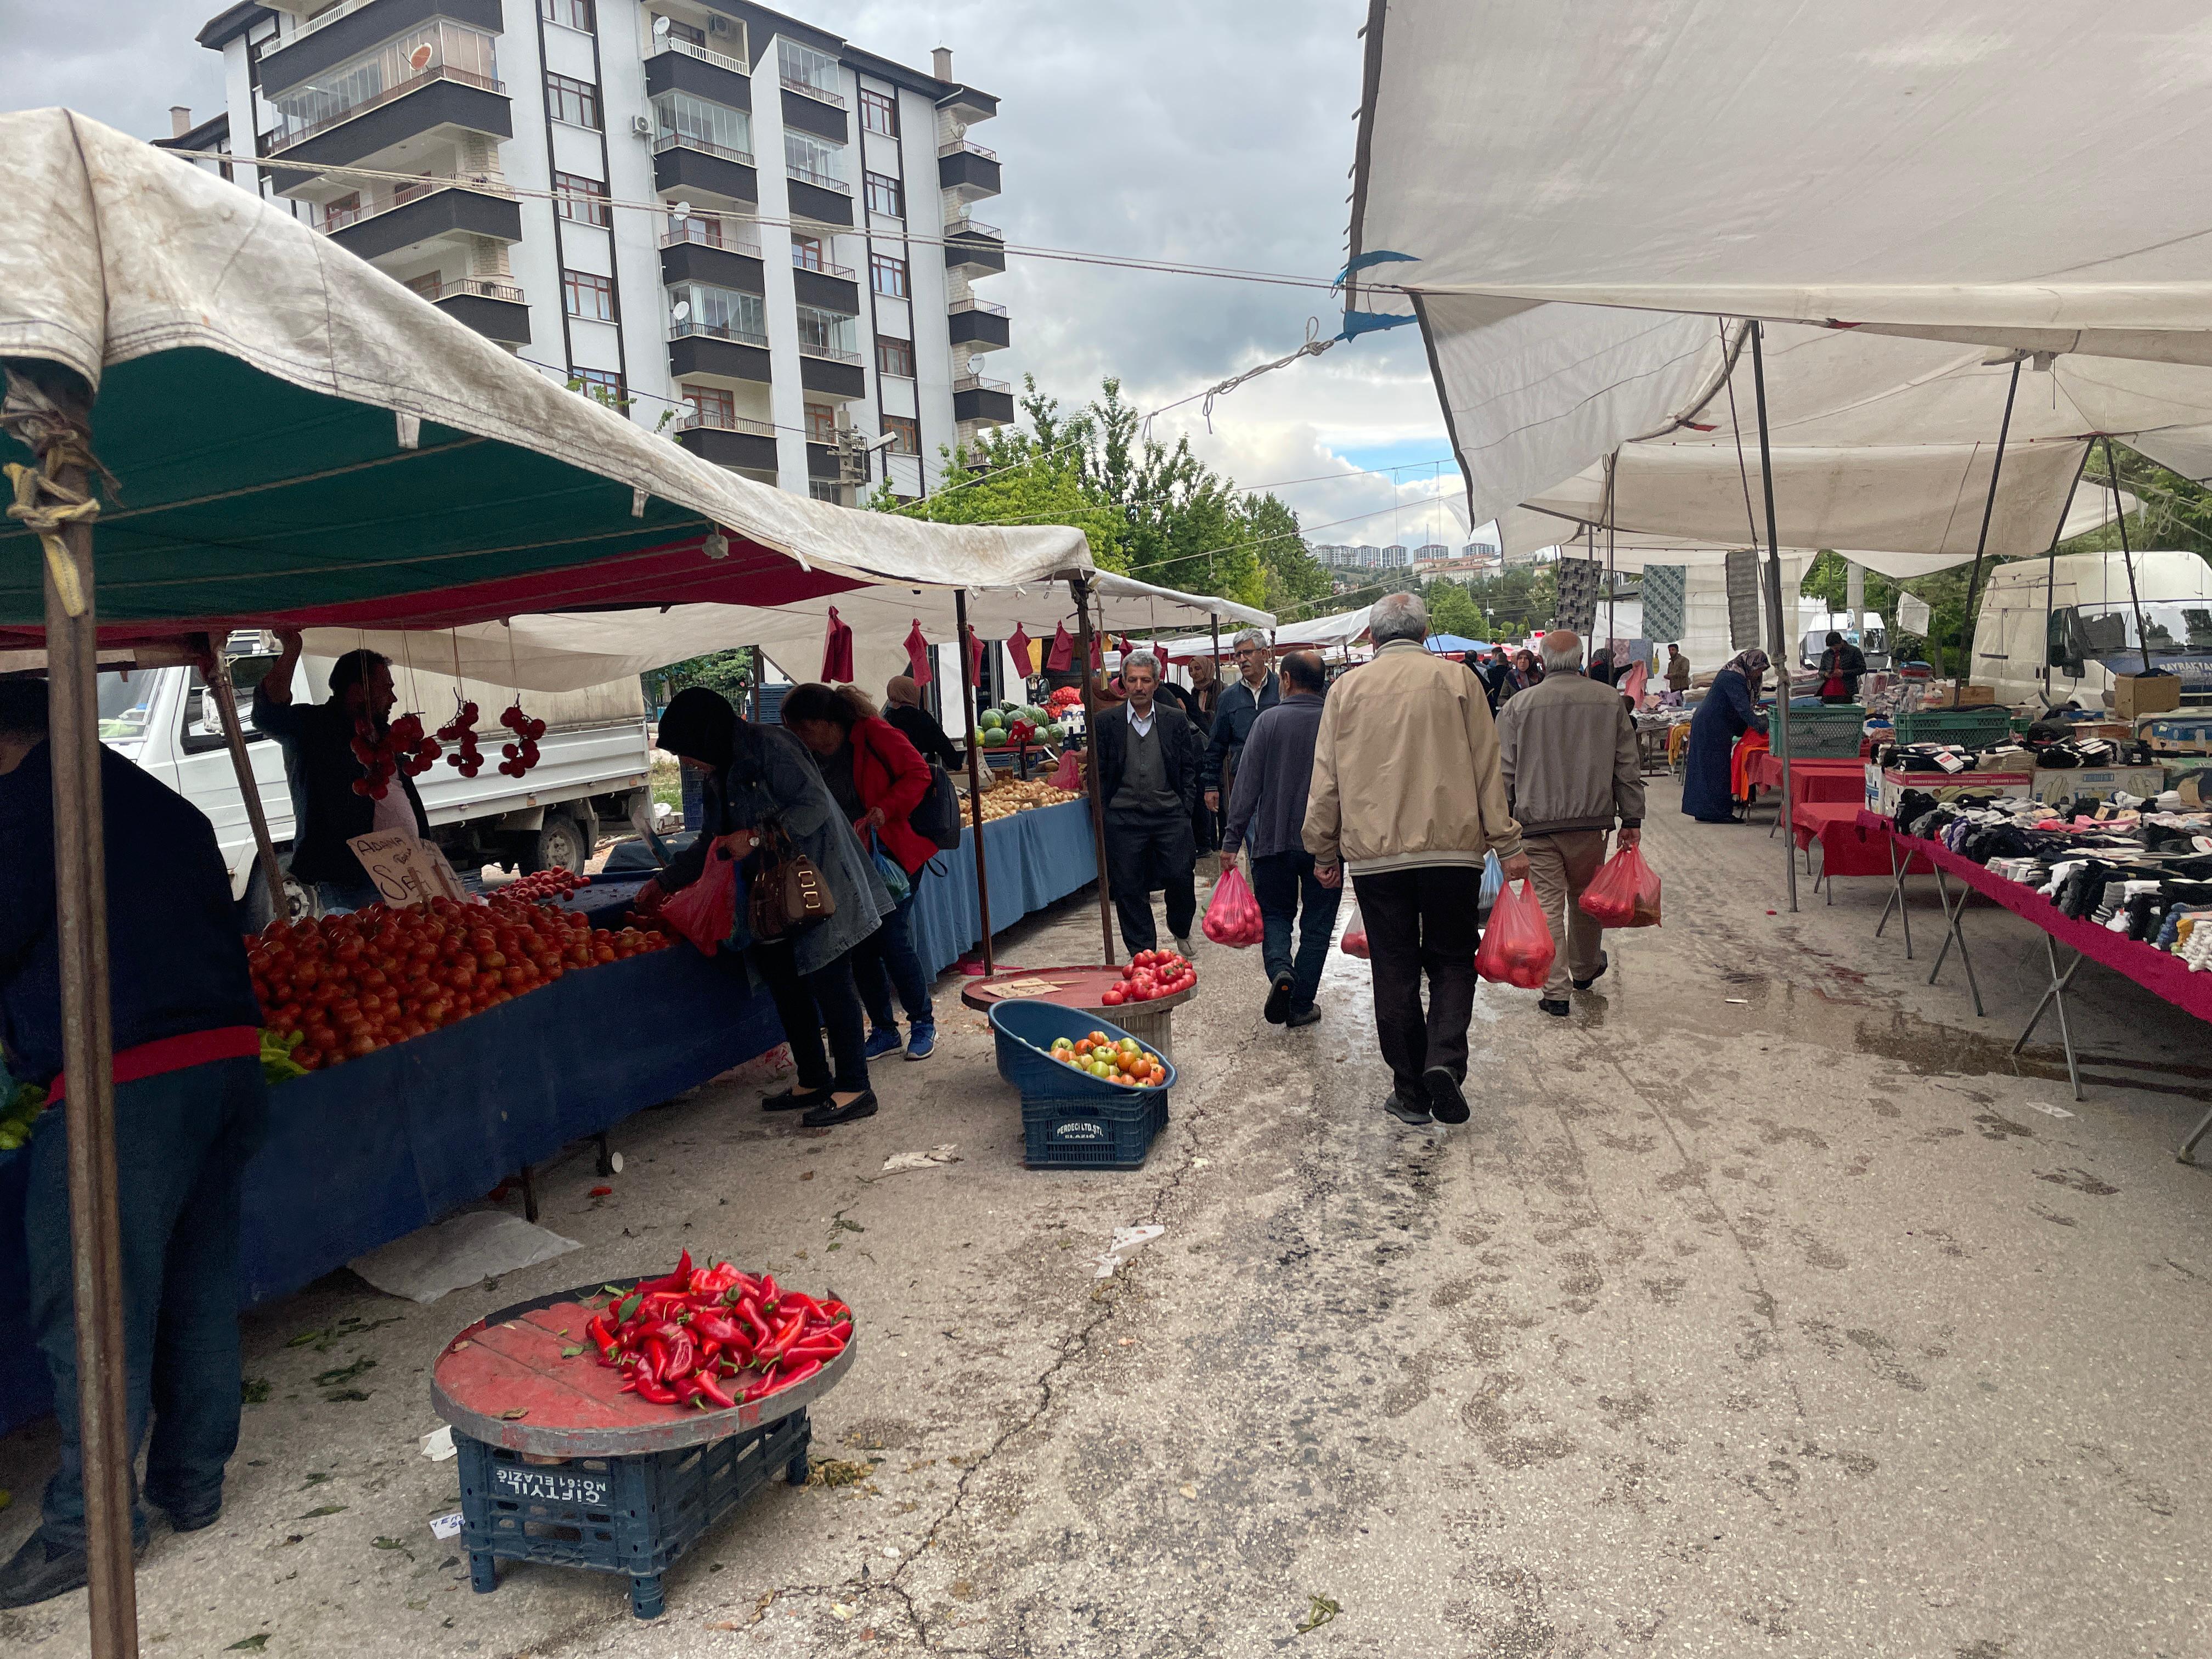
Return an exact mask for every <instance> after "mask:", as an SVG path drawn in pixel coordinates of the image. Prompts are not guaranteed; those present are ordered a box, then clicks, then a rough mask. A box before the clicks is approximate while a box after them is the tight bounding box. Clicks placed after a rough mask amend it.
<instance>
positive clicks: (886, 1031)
mask: <svg viewBox="0 0 2212 1659" xmlns="http://www.w3.org/2000/svg"><path fill="white" fill-rule="evenodd" d="M903 1046H904V1045H903V1044H902V1042H900V1041H899V1034H898V1027H897V1026H896V1025H890V1026H878V1028H877V1029H876V1030H873V1031H871V1032H870V1033H869V1034H868V1046H867V1047H866V1048H863V1049H862V1050H861V1051H860V1052H861V1053H863V1054H866V1055H867V1057H868V1058H869V1059H870V1060H881V1059H882V1058H883V1057H884V1055H885V1054H896V1053H897V1052H898V1051H899V1049H900V1048H902V1047H903Z"/></svg>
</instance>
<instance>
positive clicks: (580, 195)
mask: <svg viewBox="0 0 2212 1659" xmlns="http://www.w3.org/2000/svg"><path fill="white" fill-rule="evenodd" d="M553 189H554V191H555V194H554V197H553V210H554V211H555V212H556V213H557V214H559V215H560V216H562V218H563V219H566V220H568V221H569V222H571V223H574V224H579V225H597V226H599V228H601V229H602V230H604V229H606V228H609V227H611V225H612V224H613V223H614V222H615V218H614V209H613V207H612V206H611V204H609V202H608V200H607V186H606V183H605V180H604V179H592V178H589V177H587V176H586V175H585V174H583V173H555V174H554V175H553Z"/></svg>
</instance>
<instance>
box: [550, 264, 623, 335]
mask: <svg viewBox="0 0 2212 1659" xmlns="http://www.w3.org/2000/svg"><path fill="white" fill-rule="evenodd" d="M561 300H562V304H563V305H565V306H567V307H568V314H569V315H570V316H571V317H586V318H589V319H592V320H593V321H595V322H601V323H611V322H612V321H614V319H615V279H614V278H613V277H611V276H592V274H591V273H590V272H589V271H587V270H564V271H562V273H561Z"/></svg>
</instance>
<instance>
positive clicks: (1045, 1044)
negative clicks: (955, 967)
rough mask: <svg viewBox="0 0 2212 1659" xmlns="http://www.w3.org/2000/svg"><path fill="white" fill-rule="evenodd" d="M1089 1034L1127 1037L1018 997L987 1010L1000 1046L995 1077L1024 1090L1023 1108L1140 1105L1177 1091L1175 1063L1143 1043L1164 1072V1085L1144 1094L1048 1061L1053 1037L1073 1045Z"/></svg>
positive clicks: (1077, 1012) (1073, 1012)
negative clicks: (1048, 1103)
mask: <svg viewBox="0 0 2212 1659" xmlns="http://www.w3.org/2000/svg"><path fill="white" fill-rule="evenodd" d="M1138 1006H1140V1007H1141V1006H1143V1005H1142V1004H1139V1005H1138ZM1093 1031H1103V1032H1105V1033H1106V1035H1107V1036H1109V1037H1111V1038H1113V1039H1114V1041H1115V1042H1120V1041H1121V1039H1122V1038H1123V1037H1126V1036H1129V1033H1128V1032H1127V1031H1125V1030H1122V1029H1121V1027H1120V1026H1118V1025H1115V1024H1110V1023H1109V1022H1108V1021H1106V1020H1104V1019H1102V1018H1099V1017H1098V1016H1097V1015H1096V1014H1087V1013H1085V1012H1083V1010H1081V1009H1080V1008H1063V1007H1061V1006H1060V1004H1058V1003H1056V1002H1040V1001H1037V1000H1035V999H1032V998H1025V997H1017V998H1013V999H1012V1000H1008V1001H1005V1002H1000V1003H996V1004H994V1005H993V1006H992V1009H991V1035H992V1036H993V1037H994V1039H995V1040H996V1042H997V1044H998V1060H999V1075H1000V1077H1002V1078H1004V1079H1006V1081H1007V1082H1009V1083H1011V1084H1012V1085H1014V1087H1016V1088H1017V1089H1019V1090H1020V1091H1022V1099H1023V1101H1024V1103H1027V1102H1029V1101H1030V1100H1032V1099H1036V1100H1064V1101H1109V1100H1111V1101H1122V1100H1130V1099H1137V1100H1142V1099H1144V1098H1145V1097H1147V1096H1151V1095H1158V1096H1162V1097H1164V1096H1165V1095H1166V1093H1167V1091H1169V1090H1170V1089H1172V1088H1174V1087H1175V1083H1176V1068H1175V1064H1174V1062H1173V1061H1171V1060H1169V1059H1168V1057H1167V1056H1166V1055H1165V1054H1161V1053H1160V1051H1159V1050H1158V1049H1157V1048H1153V1047H1152V1045H1151V1044H1150V1043H1144V1042H1143V1041H1142V1039H1141V1038H1139V1039H1138V1041H1139V1042H1140V1043H1141V1044H1142V1046H1143V1048H1144V1050H1145V1052H1146V1054H1151V1055H1152V1057H1153V1058H1154V1059H1156V1060H1158V1061H1159V1062H1160V1064H1161V1065H1162V1066H1165V1067H1166V1068H1167V1074H1168V1075H1167V1081H1166V1082H1164V1083H1155V1084H1152V1085H1148V1086H1147V1087H1146V1088H1142V1089H1128V1088H1124V1087H1122V1085H1120V1084H1118V1083H1106V1082H1102V1081H1101V1080H1100V1079H1097V1078H1095V1077H1092V1076H1091V1075H1090V1073H1087V1072H1079V1071H1077V1070H1076V1069H1075V1068H1074V1067H1073V1066H1063V1065H1061V1064H1060V1062H1059V1061H1058V1060H1054V1058H1053V1057H1052V1045H1053V1041H1054V1038H1056V1037H1066V1038H1067V1039H1068V1040H1069V1041H1070V1042H1074V1041H1077V1040H1079V1039H1080V1038H1082V1037H1085V1036H1089V1035H1090V1034H1091V1032H1093Z"/></svg>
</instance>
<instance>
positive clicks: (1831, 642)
mask: <svg viewBox="0 0 2212 1659" xmlns="http://www.w3.org/2000/svg"><path fill="white" fill-rule="evenodd" d="M1866 671H1867V665H1866V653H1865V652H1863V651H1862V650H1860V649H1859V648H1858V647H1857V646H1856V645H1853V644H1852V643H1851V642H1850V641H1849V640H1846V639H1845V638H1844V636H1843V635H1841V634H1839V633H1838V632H1836V631H1835V630H1834V629H1830V630H1829V633H1828V638H1827V648H1826V650H1824V651H1823V652H1821V653H1820V671H1819V673H1818V674H1817V675H1815V676H1814V684H1816V685H1817V686H1818V687H1819V689H1820V701H1821V702H1857V701H1858V700H1859V681H1860V680H1861V679H1862V678H1863V677H1864V676H1865V674H1866Z"/></svg>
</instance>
